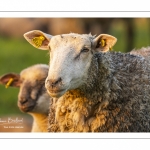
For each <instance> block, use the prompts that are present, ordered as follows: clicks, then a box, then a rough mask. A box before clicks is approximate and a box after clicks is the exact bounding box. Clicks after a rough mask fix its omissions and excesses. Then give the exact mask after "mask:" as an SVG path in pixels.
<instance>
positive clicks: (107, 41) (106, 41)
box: [93, 34, 117, 52]
mask: <svg viewBox="0 0 150 150" xmlns="http://www.w3.org/2000/svg"><path fill="white" fill-rule="evenodd" d="M116 42H117V38H115V37H114V36H111V35H109V34H100V35H99V36H98V37H96V38H95V39H94V40H93V44H94V50H95V51H96V52H100V51H101V52H107V51H109V50H112V47H113V46H114V45H115V44H116Z"/></svg>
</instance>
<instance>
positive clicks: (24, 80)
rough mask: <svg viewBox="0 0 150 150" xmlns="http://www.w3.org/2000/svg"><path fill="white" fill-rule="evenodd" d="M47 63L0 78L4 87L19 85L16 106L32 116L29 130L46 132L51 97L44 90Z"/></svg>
mask: <svg viewBox="0 0 150 150" xmlns="http://www.w3.org/2000/svg"><path fill="white" fill-rule="evenodd" d="M48 68H49V67H48V65H45V64H36V65H33V66H30V67H28V68H26V69H23V70H22V71H21V72H20V74H16V73H8V74H5V75H3V76H2V77H1V78H0V83H1V84H4V85H6V87H8V86H9V85H10V86H13V87H19V88H20V91H19V94H18V107H19V109H20V110H21V111H22V112H24V113H28V114H30V115H31V116H32V117H33V125H32V130H31V132H48V130H47V129H48V112H49V103H50V100H51V97H50V96H49V94H48V93H47V92H46V89H45V86H44V81H45V79H46V77H47V74H48Z"/></svg>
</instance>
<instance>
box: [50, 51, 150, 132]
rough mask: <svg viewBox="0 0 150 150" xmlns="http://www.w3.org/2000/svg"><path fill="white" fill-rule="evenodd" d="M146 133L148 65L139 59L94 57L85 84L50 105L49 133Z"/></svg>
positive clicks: (111, 54)
mask: <svg viewBox="0 0 150 150" xmlns="http://www.w3.org/2000/svg"><path fill="white" fill-rule="evenodd" d="M54 116H55V117H54ZM51 118H55V119H51ZM149 131H150V63H148V60H146V59H145V58H144V57H142V56H136V55H132V54H129V53H127V54H123V53H119V52H107V53H96V54H95V55H93V58H92V62H91V65H90V68H89V71H88V78H87V79H85V82H84V84H83V85H82V86H80V87H78V88H77V89H75V90H70V91H68V92H66V93H65V94H64V95H63V96H62V97H60V98H59V99H58V100H57V99H56V101H53V103H51V107H50V113H49V132H149Z"/></svg>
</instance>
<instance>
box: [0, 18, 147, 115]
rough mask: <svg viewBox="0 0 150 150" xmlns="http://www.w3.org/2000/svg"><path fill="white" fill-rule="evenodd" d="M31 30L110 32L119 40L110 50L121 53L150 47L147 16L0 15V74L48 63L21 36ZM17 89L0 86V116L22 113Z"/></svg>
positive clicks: (47, 60) (61, 32)
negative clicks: (8, 16) (20, 16)
mask: <svg viewBox="0 0 150 150" xmlns="http://www.w3.org/2000/svg"><path fill="white" fill-rule="evenodd" d="M30 30H42V31H43V32H46V33H49V34H52V35H56V34H63V33H69V32H75V33H80V34H82V33H91V34H92V35H99V34H101V33H106V34H111V35H113V36H115V37H116V38H117V39H118V41H117V43H116V45H115V46H114V48H113V50H114V51H121V52H128V51H131V50H132V49H134V48H136V49H137V48H141V47H147V46H150V18H0V76H1V75H3V74H6V73H9V72H15V73H19V72H20V71H21V70H22V69H24V68H26V67H28V66H31V65H33V64H37V63H45V64H48V62H49V55H48V52H47V51H40V50H37V49H36V48H34V47H32V46H31V45H30V44H29V43H28V42H27V41H26V40H25V39H24V38H23V34H24V33H25V32H28V31H30ZM18 92H19V89H17V88H12V87H9V88H8V89H6V88H5V87H4V86H3V85H0V116H5V115H10V114H11V115H23V113H22V112H20V110H19V109H18V107H17V99H18V98H17V95H18ZM24 115H26V114H24ZM27 116H29V115H27Z"/></svg>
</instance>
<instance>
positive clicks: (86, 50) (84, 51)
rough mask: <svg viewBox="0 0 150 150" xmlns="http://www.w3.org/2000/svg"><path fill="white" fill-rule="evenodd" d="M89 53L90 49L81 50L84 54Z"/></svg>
mask: <svg viewBox="0 0 150 150" xmlns="http://www.w3.org/2000/svg"><path fill="white" fill-rule="evenodd" d="M88 51H89V49H88V48H86V47H84V48H82V50H81V52H83V53H86V52H88Z"/></svg>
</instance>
